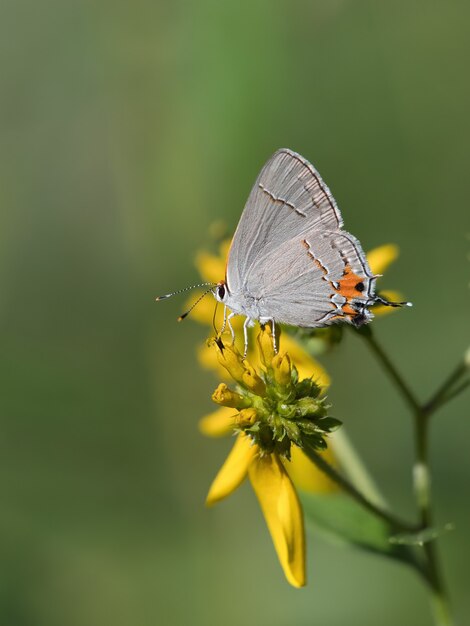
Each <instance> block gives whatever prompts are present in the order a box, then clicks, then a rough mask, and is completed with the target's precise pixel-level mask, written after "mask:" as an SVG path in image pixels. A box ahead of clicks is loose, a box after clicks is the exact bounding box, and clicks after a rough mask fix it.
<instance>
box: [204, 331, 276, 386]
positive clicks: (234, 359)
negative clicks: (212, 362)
mask: <svg viewBox="0 0 470 626" xmlns="http://www.w3.org/2000/svg"><path fill="white" fill-rule="evenodd" d="M214 345H215V347H216V350H217V359H218V361H219V363H220V364H221V365H222V366H223V367H225V369H226V370H227V372H228V373H229V374H230V376H231V377H232V378H233V379H234V380H235V381H236V382H237V383H239V384H240V385H242V386H243V387H246V388H247V389H248V390H249V391H251V392H252V393H254V394H256V395H257V396H264V394H265V393H266V386H265V384H264V382H263V381H262V380H261V378H260V377H259V376H258V374H257V373H256V371H255V369H254V368H253V367H252V366H251V365H250V364H249V363H248V361H247V360H246V359H245V360H243V357H242V355H241V354H240V353H239V352H238V350H237V349H236V347H235V346H224V348H223V350H222V349H221V347H220V346H219V344H218V343H217V342H215V344H214Z"/></svg>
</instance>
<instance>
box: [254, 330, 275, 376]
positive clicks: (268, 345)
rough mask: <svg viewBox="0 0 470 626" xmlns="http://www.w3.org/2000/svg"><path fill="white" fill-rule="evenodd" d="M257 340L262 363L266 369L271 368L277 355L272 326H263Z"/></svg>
mask: <svg viewBox="0 0 470 626" xmlns="http://www.w3.org/2000/svg"><path fill="white" fill-rule="evenodd" d="M257 342H258V349H259V356H260V360H261V363H262V364H263V365H264V367H265V368H266V369H270V368H271V363H272V360H273V358H274V357H275V356H276V353H275V352H274V341H273V333H272V329H271V326H268V325H267V324H266V325H265V326H262V327H261V330H260V332H259V334H258V337H257Z"/></svg>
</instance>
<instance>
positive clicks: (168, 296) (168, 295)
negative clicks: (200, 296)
mask: <svg viewBox="0 0 470 626" xmlns="http://www.w3.org/2000/svg"><path fill="white" fill-rule="evenodd" d="M207 285H210V286H211V288H212V287H215V286H216V283H199V285H191V287H185V288H184V289H178V291H173V292H172V293H166V294H165V295H164V296H157V297H156V298H155V301H156V302H159V301H160V300H166V299H167V298H171V296H176V295H178V294H179V293H184V292H185V291H189V290H190V289H196V287H207ZM208 291H210V289H209V290H208ZM206 293H208V292H207V291H206ZM204 295H205V294H204Z"/></svg>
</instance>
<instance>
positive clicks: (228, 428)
mask: <svg viewBox="0 0 470 626" xmlns="http://www.w3.org/2000/svg"><path fill="white" fill-rule="evenodd" d="M236 414H237V412H236V411H235V410H234V409H229V408H227V407H225V406H222V407H220V409H217V411H213V412H212V413H209V414H208V415H204V417H202V418H201V419H200V420H199V424H198V426H199V430H200V431H201V433H202V434H203V435H206V437H223V436H224V435H229V434H230V433H231V432H232V431H233V426H234V423H235V416H236Z"/></svg>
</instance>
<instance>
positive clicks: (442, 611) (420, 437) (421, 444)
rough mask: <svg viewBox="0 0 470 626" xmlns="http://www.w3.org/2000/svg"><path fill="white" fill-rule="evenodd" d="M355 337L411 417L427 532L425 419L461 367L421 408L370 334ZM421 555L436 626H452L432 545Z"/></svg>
mask: <svg viewBox="0 0 470 626" xmlns="http://www.w3.org/2000/svg"><path fill="white" fill-rule="evenodd" d="M359 334H360V335H361V336H362V337H364V339H365V340H366V341H367V344H368V345H369V347H370V349H371V350H372V352H373V353H374V354H375V355H376V357H377V358H378V359H379V361H380V363H381V364H382V366H383V368H384V369H385V371H386V372H387V373H388V374H389V375H390V377H391V378H392V380H393V381H394V383H395V385H396V387H397V388H398V390H399V391H400V392H401V394H402V396H403V398H404V400H405V401H406V403H407V404H408V406H409V408H410V409H411V412H412V414H413V418H414V425H415V451H416V452H415V454H416V459H415V463H414V467H413V483H414V490H415V495H416V502H417V506H418V511H419V517H420V527H421V528H422V529H425V528H429V527H430V526H431V524H432V496H431V476H430V470H429V458H428V453H429V449H428V441H429V436H428V435H429V430H428V426H429V419H428V418H429V416H430V415H431V413H432V412H433V411H434V410H435V409H436V408H437V407H438V406H441V405H442V403H443V402H445V401H446V400H447V399H448V398H449V395H452V391H451V392H450V394H449V393H448V390H449V385H452V384H455V382H456V381H457V380H458V379H459V378H460V377H461V376H462V375H463V374H464V373H465V367H464V368H463V367H462V366H459V367H458V368H456V369H455V370H454V372H452V374H451V375H450V376H449V377H448V378H447V380H446V382H445V384H443V385H442V386H441V387H440V388H439V389H438V391H437V392H436V393H435V394H434V395H433V396H432V398H431V400H430V402H428V403H427V404H426V405H424V406H422V405H421V404H420V403H419V402H418V400H417V399H416V397H415V395H414V393H413V392H412V391H411V389H410V388H409V387H408V385H407V383H406V382H405V380H404V379H403V378H402V376H401V374H400V373H399V372H398V370H397V369H396V368H395V366H394V365H393V363H392V362H391V360H390V359H389V357H388V355H387V354H386V353H385V351H384V350H383V348H382V347H381V346H380V344H378V343H377V341H376V339H375V338H374V336H373V334H372V331H371V330H370V329H369V328H367V330H365V331H362V330H361V331H359ZM462 387H464V385H461V386H460V387H459V391H461V390H462V389H461V388H462ZM423 552H424V557H425V563H424V568H423V569H424V577H425V579H426V581H427V582H428V584H429V586H430V587H431V592H432V595H431V604H432V609H433V615H434V619H435V623H436V626H452V624H453V620H452V616H451V613H450V608H449V601H448V597H447V592H446V589H445V585H444V582H443V579H442V574H441V568H440V564H439V558H438V554H437V548H436V541H429V542H426V543H424V544H423Z"/></svg>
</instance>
